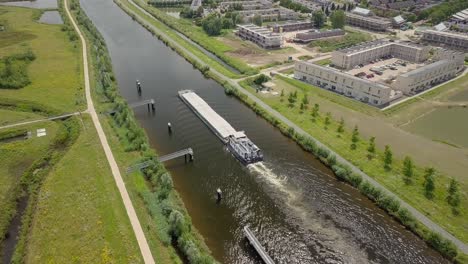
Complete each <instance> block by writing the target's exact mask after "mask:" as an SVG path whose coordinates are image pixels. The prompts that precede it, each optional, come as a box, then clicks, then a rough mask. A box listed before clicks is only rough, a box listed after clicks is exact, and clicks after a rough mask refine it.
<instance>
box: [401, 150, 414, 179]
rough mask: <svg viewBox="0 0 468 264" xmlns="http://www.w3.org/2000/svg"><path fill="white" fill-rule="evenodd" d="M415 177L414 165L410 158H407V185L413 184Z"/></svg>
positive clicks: (404, 169) (404, 161) (405, 173)
mask: <svg viewBox="0 0 468 264" xmlns="http://www.w3.org/2000/svg"><path fill="white" fill-rule="evenodd" d="M413 176H414V165H413V161H412V160H411V158H410V157H408V156H406V157H405V159H404V160H403V181H404V182H405V183H406V184H411V183H412V182H413Z"/></svg>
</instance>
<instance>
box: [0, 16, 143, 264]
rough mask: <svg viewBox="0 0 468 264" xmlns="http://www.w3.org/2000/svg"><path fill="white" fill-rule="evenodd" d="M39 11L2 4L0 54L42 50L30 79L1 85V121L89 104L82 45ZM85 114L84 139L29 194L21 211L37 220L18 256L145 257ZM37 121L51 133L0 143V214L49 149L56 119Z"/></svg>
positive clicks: (31, 259)
mask: <svg viewBox="0 0 468 264" xmlns="http://www.w3.org/2000/svg"><path fill="white" fill-rule="evenodd" d="M40 14H41V10H33V9H27V8H14V7H0V21H2V23H5V25H6V29H7V30H6V31H5V32H0V39H1V41H0V43H1V44H0V57H4V56H10V55H12V54H18V53H21V52H24V51H26V50H29V49H30V50H32V52H33V53H34V55H35V56H36V59H35V60H34V61H33V62H31V64H30V65H29V66H28V76H29V78H30V80H31V84H30V85H28V86H26V87H24V88H20V89H16V90H0V105H1V106H0V125H5V124H12V123H17V122H23V121H25V120H31V119H38V118H40V117H41V116H44V115H48V114H50V113H49V112H41V111H39V112H34V113H33V112H32V111H33V108H37V106H43V107H40V109H42V110H44V109H46V110H48V109H54V110H57V112H60V113H63V112H74V111H77V110H82V109H84V108H85V101H84V98H85V97H84V90H83V88H82V86H83V84H82V80H83V75H82V60H81V47H80V45H79V43H78V42H77V41H76V38H73V34H72V33H70V30H69V26H68V29H67V28H65V27H64V26H62V25H46V24H40V23H37V22H36V21H35V19H37V18H38V17H39V15H40ZM65 21H67V20H66V19H65ZM4 39H5V40H6V41H3V40H4ZM5 105H8V106H5ZM83 117H84V123H81V122H79V124H80V125H81V124H82V125H84V126H85V127H81V131H80V132H81V134H80V135H79V137H78V140H77V141H76V142H75V143H74V144H73V145H72V146H71V147H70V148H69V149H68V148H65V149H60V153H61V154H62V155H61V156H60V157H61V159H59V160H58V163H52V164H53V165H55V167H53V168H52V169H51V170H50V171H48V170H47V171H48V173H47V174H45V175H44V177H42V179H43V181H41V182H42V184H43V185H41V183H39V185H37V184H36V185H35V186H36V187H37V188H38V190H39V191H38V193H39V195H38V196H36V195H35V194H32V195H31V196H30V200H29V205H30V206H29V207H28V208H31V209H32V211H28V209H27V210H26V211H27V212H28V213H25V214H24V215H23V221H24V219H25V217H26V218H27V219H28V220H27V223H29V220H31V222H30V223H31V225H29V224H26V225H25V226H22V227H21V232H22V233H23V234H22V235H21V238H20V242H19V244H18V246H17V248H16V253H15V258H17V259H22V260H24V262H26V263H70V262H76V263H141V262H142V259H141V255H140V251H139V247H138V244H137V243H136V240H135V237H134V233H133V230H132V228H131V226H130V223H129V219H128V216H127V214H126V211H125V209H124V207H123V204H122V200H121V198H120V195H119V192H118V191H117V188H116V186H115V182H114V179H113V177H112V174H111V171H110V169H109V167H108V164H107V160H106V158H105V156H104V152H103V150H102V148H101V145H100V144H99V141H98V137H97V136H96V132H95V130H94V126H93V125H92V123H91V122H90V119H89V118H88V117H87V116H86V115H83ZM36 127H41V128H42V127H45V128H47V132H48V136H47V137H42V138H32V139H29V140H27V141H17V142H14V143H9V144H6V145H2V143H0V157H2V158H0V165H1V166H0V199H1V200H0V210H1V211H2V214H1V216H0V218H1V217H4V216H6V215H7V214H3V213H4V212H5V211H4V210H3V209H4V208H2V207H3V205H4V204H5V203H6V202H10V201H12V200H11V199H12V198H14V197H12V196H8V194H7V193H8V192H9V190H11V189H12V188H14V187H15V185H17V184H18V179H19V176H21V175H22V173H23V172H24V171H27V170H28V169H29V168H30V166H31V164H32V163H33V162H34V161H35V160H37V159H39V158H41V156H42V155H44V153H46V152H47V150H48V145H47V144H48V143H50V139H51V138H52V137H53V136H54V134H55V130H56V129H57V128H56V127H58V123H55V122H46V123H38V124H34V125H31V126H28V127H27V129H35V128H36ZM0 132H3V131H1V130H0ZM49 167H50V166H49ZM34 184H35V183H34ZM36 187H35V188H36ZM6 196H8V197H6ZM31 197H33V198H31ZM36 198H37V199H36ZM36 205H37V206H36ZM12 208H14V206H13V207H12ZM7 224H8V223H5V224H4V226H6V225H7ZM2 234H3V233H2Z"/></svg>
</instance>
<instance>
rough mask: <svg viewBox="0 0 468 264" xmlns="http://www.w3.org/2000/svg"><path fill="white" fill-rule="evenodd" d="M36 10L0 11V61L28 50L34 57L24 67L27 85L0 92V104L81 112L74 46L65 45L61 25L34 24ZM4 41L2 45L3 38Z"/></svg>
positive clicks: (13, 9) (77, 60)
mask: <svg viewBox="0 0 468 264" xmlns="http://www.w3.org/2000/svg"><path fill="white" fill-rule="evenodd" d="M40 12H41V11H40V10H34V9H27V8H15V7H0V20H4V21H6V31H4V32H0V39H1V40H2V41H0V43H1V44H0V57H4V56H9V55H13V54H18V53H23V52H25V51H26V50H28V49H31V50H32V51H33V53H34V55H35V56H36V59H35V60H34V61H32V62H31V63H30V64H29V66H28V67H27V70H28V76H29V79H30V81H31V84H30V85H27V86H26V87H24V88H20V89H17V90H5V89H0V102H1V101H2V100H22V101H29V102H32V103H35V104H41V105H49V106H50V107H53V108H54V109H57V110H58V111H60V112H74V111H76V110H78V109H83V103H84V100H83V99H84V97H83V94H82V90H81V88H82V81H81V80H82V75H81V59H80V57H79V56H78V55H79V54H80V53H79V49H78V48H77V47H76V43H72V42H70V41H69V38H68V36H67V34H65V33H64V32H63V31H62V30H61V28H62V26H61V25H47V24H41V23H37V22H36V21H34V18H37V17H38V14H40ZM4 37H5V38H6V41H5V42H4V41H3V38H4Z"/></svg>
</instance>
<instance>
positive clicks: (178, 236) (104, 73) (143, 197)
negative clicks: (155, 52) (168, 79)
mask: <svg viewBox="0 0 468 264" xmlns="http://www.w3.org/2000/svg"><path fill="white" fill-rule="evenodd" d="M71 9H72V10H73V13H74V15H75V17H76V18H77V20H78V22H79V24H80V26H81V28H82V29H83V31H84V32H85V34H86V36H87V39H88V42H89V44H90V48H89V51H90V56H89V57H90V59H91V61H92V67H93V71H92V77H93V83H92V86H93V93H94V95H95V96H96V97H95V101H96V104H97V106H98V107H99V109H111V108H112V109H117V113H116V114H115V115H114V116H112V117H110V116H101V117H100V118H101V120H102V123H103V125H104V129H105V131H106V132H107V134H108V137H109V140H110V143H111V146H112V149H113V151H114V155H115V156H116V158H117V160H118V161H119V166H120V168H121V170H122V171H125V170H126V168H127V167H128V166H130V165H131V164H134V163H137V162H142V161H151V164H150V166H149V167H148V168H146V169H145V170H143V171H142V172H135V173H133V174H130V175H126V176H124V180H125V182H126V185H127V188H128V191H129V194H130V196H131V198H132V201H133V202H134V205H135V209H136V211H137V214H138V217H139V219H140V221H141V222H142V225H143V230H144V232H145V235H146V237H147V239H148V240H149V243H150V246H151V250H152V252H153V254H154V256H155V258H156V259H158V257H160V258H162V259H164V260H166V261H169V262H180V261H181V259H180V258H179V257H178V255H177V254H176V251H177V252H180V253H181V254H182V256H183V258H185V259H187V260H188V261H189V262H190V263H213V262H215V261H214V260H213V259H212V258H211V256H210V255H209V250H208V248H207V247H206V245H205V244H204V242H203V239H202V238H201V236H200V235H199V234H198V233H197V231H196V230H195V228H194V227H193V226H192V224H191V220H190V217H189V216H188V214H187V212H186V210H185V208H184V206H183V203H182V201H181V199H180V198H179V197H178V195H177V193H176V191H175V190H174V189H173V185H172V178H171V176H170V174H169V172H168V171H166V169H165V168H164V166H163V164H161V163H160V162H159V161H158V160H157V155H156V153H155V152H154V151H153V150H152V149H151V148H150V147H149V143H148V139H147V137H146V135H145V133H144V131H143V129H142V128H140V127H139V125H138V124H137V122H136V120H135V118H134V116H133V112H132V111H131V110H130V109H129V107H128V105H127V104H126V102H125V101H124V99H123V98H122V97H120V95H119V94H118V90H117V84H116V83H115V81H114V77H113V76H114V75H113V73H112V64H111V62H110V59H109V57H108V52H107V48H106V46H105V42H104V40H103V38H102V36H101V35H100V34H99V33H98V31H97V30H96V28H95V27H94V26H93V24H92V23H91V21H90V20H89V19H88V18H87V17H86V15H85V14H84V12H82V11H81V9H80V7H79V3H78V2H77V1H73V2H72V3H71ZM174 247H175V248H174Z"/></svg>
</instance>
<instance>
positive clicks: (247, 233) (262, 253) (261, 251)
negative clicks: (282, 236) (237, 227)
mask: <svg viewBox="0 0 468 264" xmlns="http://www.w3.org/2000/svg"><path fill="white" fill-rule="evenodd" d="M244 234H245V236H246V237H247V239H248V240H249V242H250V244H251V245H252V246H253V247H254V248H255V250H256V251H257V252H258V254H259V255H260V257H261V258H262V259H263V262H265V263H266V264H275V262H273V260H272V259H271V258H270V256H269V255H268V254H267V253H266V251H265V249H264V248H263V246H262V245H261V244H260V242H258V239H257V238H256V237H255V235H254V234H253V233H252V231H250V229H249V227H248V226H244Z"/></svg>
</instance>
